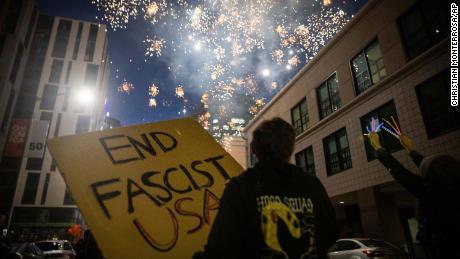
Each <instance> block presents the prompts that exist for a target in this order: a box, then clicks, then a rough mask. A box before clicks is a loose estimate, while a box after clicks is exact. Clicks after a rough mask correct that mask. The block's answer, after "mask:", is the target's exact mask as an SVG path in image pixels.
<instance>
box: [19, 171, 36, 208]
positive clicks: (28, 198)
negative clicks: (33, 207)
mask: <svg viewBox="0 0 460 259" xmlns="http://www.w3.org/2000/svg"><path fill="white" fill-rule="evenodd" d="M39 180H40V174H39V173H29V174H28V175H27V180H26V185H25V186H24V194H23V195H22V203H23V204H34V203H35V196H36V195H37V189H38V182H39Z"/></svg>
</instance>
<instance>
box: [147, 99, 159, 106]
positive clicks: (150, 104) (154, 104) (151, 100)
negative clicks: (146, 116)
mask: <svg viewBox="0 0 460 259" xmlns="http://www.w3.org/2000/svg"><path fill="white" fill-rule="evenodd" d="M149 107H157V101H156V100H155V98H150V99H149Z"/></svg>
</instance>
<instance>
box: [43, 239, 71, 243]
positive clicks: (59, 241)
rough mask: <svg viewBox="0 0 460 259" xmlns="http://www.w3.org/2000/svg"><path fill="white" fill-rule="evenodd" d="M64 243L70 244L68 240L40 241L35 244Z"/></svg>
mask: <svg viewBox="0 0 460 259" xmlns="http://www.w3.org/2000/svg"><path fill="white" fill-rule="evenodd" d="M64 242H69V241H67V240H40V241H37V242H35V243H64Z"/></svg>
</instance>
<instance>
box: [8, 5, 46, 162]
mask: <svg viewBox="0 0 460 259" xmlns="http://www.w3.org/2000/svg"><path fill="white" fill-rule="evenodd" d="M36 18H37V10H36V9H35V6H34V1H14V0H9V1H8V0H6V1H2V2H1V3H0V154H2V153H3V148H4V146H5V143H6V138H7V133H8V128H9V125H10V122H11V117H12V109H13V107H14V105H15V103H16V99H17V96H18V93H19V89H20V85H21V78H22V74H23V73H24V67H25V63H26V60H27V55H28V52H29V50H30V48H31V44H30V42H31V36H32V30H33V29H34V27H35V23H36ZM25 25H27V26H25Z"/></svg>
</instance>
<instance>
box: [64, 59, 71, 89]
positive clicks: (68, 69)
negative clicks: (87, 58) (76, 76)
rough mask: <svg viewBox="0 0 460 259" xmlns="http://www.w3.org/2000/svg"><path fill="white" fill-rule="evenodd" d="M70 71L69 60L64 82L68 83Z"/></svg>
mask: <svg viewBox="0 0 460 259" xmlns="http://www.w3.org/2000/svg"><path fill="white" fill-rule="evenodd" d="M71 71H72V61H69V63H68V65H67V74H66V76H65V84H68V83H69V78H70V72H71Z"/></svg>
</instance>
